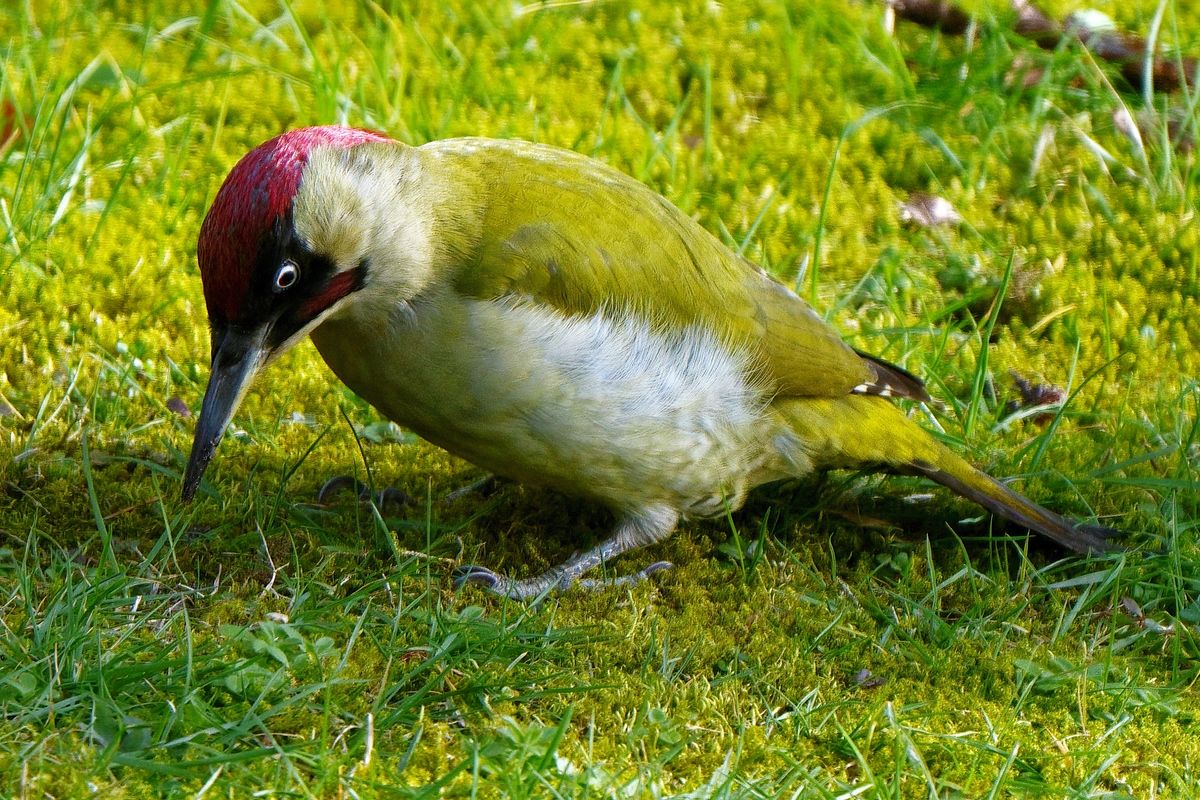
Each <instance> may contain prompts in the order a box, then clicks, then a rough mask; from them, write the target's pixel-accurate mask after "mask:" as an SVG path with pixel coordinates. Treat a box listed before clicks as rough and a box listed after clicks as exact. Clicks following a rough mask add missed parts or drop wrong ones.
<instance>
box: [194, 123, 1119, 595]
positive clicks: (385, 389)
mask: <svg viewBox="0 0 1200 800" xmlns="http://www.w3.org/2000/svg"><path fill="white" fill-rule="evenodd" d="M196 254H197V262H198V265H199V269H200V276H201V280H202V283H203V291H204V299H205V305H206V308H207V312H208V321H209V328H210V333H211V346H212V354H211V355H212V361H211V373H210V376H209V381H208V384H207V387H206V389H205V393H204V399H203V401H202V406H201V411H200V415H199V419H198V421H197V424H196V429H195V437H194V441H193V445H192V450H191V453H190V456H189V458H188V462H187V466H186V470H185V474H184V477H183V490H182V495H183V498H184V500H190V499H191V498H192V497H193V496H194V494H195V492H196V489H197V487H198V486H199V484H200V481H201V478H202V476H203V474H204V472H205V469H206V467H207V466H208V464H209V461H210V460H211V459H212V457H213V455H214V453H215V451H216V449H217V446H218V444H219V443H220V441H221V438H222V436H223V434H224V432H225V430H226V428H227V427H228V425H229V423H230V421H231V419H232V417H233V415H234V413H235V412H236V410H237V408H238V406H239V404H240V403H241V401H242V398H243V396H244V395H245V393H246V391H247V390H248V387H249V386H250V385H251V383H252V381H253V380H254V378H255V376H257V375H258V374H260V373H261V372H262V371H263V370H264V369H265V368H266V367H267V366H268V365H269V364H270V363H271V362H272V361H274V360H275V359H276V358H278V357H279V356H280V355H281V354H282V353H284V352H286V351H287V350H288V349H289V348H291V347H293V346H294V345H295V344H297V343H298V342H300V341H301V340H302V339H303V338H304V337H305V336H309V337H311V339H312V341H313V343H314V344H315V345H316V349H317V351H318V352H319V353H320V355H321V357H322V358H323V359H324V361H325V363H326V364H327V365H328V366H329V367H330V369H331V370H332V371H333V373H334V374H335V375H336V376H337V377H338V378H339V379H340V380H341V381H342V382H343V383H345V384H346V386H348V387H349V388H350V389H351V390H353V391H354V392H355V393H356V394H358V395H359V396H361V397H362V398H364V399H365V400H366V401H368V402H369V403H370V404H371V405H372V406H374V407H375V408H376V409H377V410H378V411H379V412H380V413H381V414H383V415H384V416H385V417H387V418H388V419H390V420H392V421H394V422H396V423H397V424H399V425H401V426H403V427H405V428H407V429H409V430H411V431H413V432H415V433H416V434H418V435H419V436H421V437H422V438H424V439H425V440H427V441H429V442H431V443H433V444H435V445H437V446H439V447H441V448H443V449H445V450H447V451H449V452H450V453H452V454H454V455H457V456H459V457H461V458H463V459H465V460H467V461H469V462H472V463H473V464H475V465H477V466H479V467H481V468H483V469H485V470H488V471H490V472H491V473H493V474H495V475H498V476H503V477H507V478H510V479H515V480H516V481H518V482H523V483H527V484H533V485H540V486H544V487H549V488H550V489H552V490H557V491H559V492H562V493H565V494H567V495H572V496H576V497H581V498H584V499H587V500H590V501H593V502H595V503H598V504H601V505H603V506H606V507H607V508H608V509H610V510H611V512H612V514H613V517H614V520H615V524H614V526H613V528H612V530H611V532H610V533H609V535H608V536H607V537H606V538H604V539H603V540H602V541H601V542H600V543H599V544H598V545H596V546H595V547H592V548H590V549H587V550H584V551H582V552H578V553H576V554H575V555H573V556H572V557H570V558H569V559H567V560H566V561H564V562H563V563H561V564H559V565H557V566H555V567H552V568H550V569H548V570H546V571H544V572H542V573H540V574H538V575H533V576H529V577H512V576H509V575H506V574H504V573H502V572H498V571H494V570H492V569H489V568H487V567H484V566H477V565H468V566H466V567H463V568H461V569H460V571H459V573H458V576H457V582H458V583H459V584H463V583H475V584H479V585H480V586H482V587H483V588H484V589H487V590H491V591H492V592H495V593H496V594H499V595H503V596H506V597H511V598H526V599H527V598H532V597H537V596H540V595H542V594H543V593H549V592H551V591H556V590H561V589H565V588H567V587H569V586H571V585H573V584H581V585H589V586H594V585H596V581H595V580H594V579H590V578H585V577H584V576H585V574H586V573H588V572H589V571H590V570H592V569H594V568H596V567H599V566H601V565H605V564H607V562H609V561H612V560H613V559H615V558H616V557H617V556H619V555H620V554H622V553H625V552H627V551H630V550H633V549H635V548H640V547H643V546H646V545H649V544H651V543H653V542H656V541H659V540H662V539H663V538H665V537H667V536H668V535H670V534H671V533H672V532H673V531H674V530H675V528H676V526H677V525H678V523H679V522H680V521H681V520H683V519H688V518H704V517H712V516H716V515H721V514H725V513H727V512H728V511H730V510H736V509H737V508H739V507H740V506H741V505H742V504H743V502H744V501H745V499H746V496H747V493H748V492H749V491H750V490H751V489H753V488H754V487H756V486H759V485H761V484H765V483H770V482H773V481H779V480H782V479H787V478H798V477H803V476H807V475H809V474H811V473H813V472H814V471H818V470H828V469H857V470H866V471H882V472H888V473H898V474H909V475H920V476H925V477H927V478H930V479H932V480H933V481H935V482H937V483H939V484H941V485H942V486H945V487H947V488H948V489H950V490H951V491H953V492H956V493H957V494H959V495H962V496H963V497H965V498H967V499H969V500H971V501H974V502H975V503H977V504H979V505H981V506H983V507H984V508H985V509H987V510H988V511H990V512H992V513H993V514H996V515H998V516H1000V517H1003V518H1006V519H1008V520H1010V521H1012V522H1015V523H1017V524H1018V525H1020V526H1022V527H1024V528H1027V529H1029V530H1031V531H1035V532H1037V533H1040V534H1043V535H1045V536H1047V537H1049V538H1050V539H1051V540H1053V541H1054V542H1056V543H1058V545H1060V546H1062V547H1064V548H1066V549H1067V550H1070V551H1074V552H1077V553H1083V554H1089V553H1090V554H1098V553H1103V552H1105V551H1108V550H1111V549H1114V547H1115V546H1116V545H1115V544H1114V542H1116V541H1118V538H1117V533H1118V532H1117V531H1115V530H1114V529H1111V528H1107V527H1104V526H1101V525H1096V524H1084V523H1080V522H1076V521H1072V520H1069V519H1067V518H1065V517H1063V516H1061V515H1059V514H1057V513H1055V512H1053V511H1050V510H1048V509H1046V508H1043V507H1042V506H1040V505H1038V504H1036V503H1034V502H1033V501H1031V500H1029V499H1027V498H1025V497H1024V496H1022V495H1020V494H1018V493H1017V492H1015V491H1013V490H1012V489H1010V488H1009V487H1007V486H1006V485H1005V484H1003V483H1001V482H1000V481H998V480H996V479H994V478H992V477H990V476H989V475H987V474H986V473H984V472H982V471H981V470H979V469H976V468H975V467H974V466H972V465H971V464H969V463H968V462H967V461H966V460H964V459H963V458H962V457H960V456H959V455H957V454H956V453H954V452H953V451H952V450H951V449H949V447H947V446H946V445H944V444H942V443H941V442H940V441H938V440H937V439H935V438H934V437H933V436H932V435H931V434H930V433H928V432H927V431H926V430H925V429H924V428H922V427H921V426H920V425H919V424H918V423H916V422H915V421H914V420H913V419H911V418H910V417H909V416H908V415H907V414H905V413H904V411H903V410H902V409H901V408H900V407H899V406H898V405H897V402H896V401H897V400H898V399H907V400H910V401H915V402H917V403H928V402H929V401H930V395H929V394H928V392H927V391H926V389H925V387H924V385H923V383H922V382H921V380H919V379H918V378H917V377H916V376H914V375H913V374H911V373H910V372H908V371H906V370H904V369H902V368H901V367H899V366H897V365H894V364H891V363H888V362H887V361H884V360H883V359H880V358H876V357H873V356H871V355H868V354H866V353H864V352H861V351H859V350H857V349H855V348H853V347H851V346H850V345H848V344H846V343H845V342H844V341H843V339H842V338H841V336H839V335H838V333H837V332H836V331H835V330H834V329H833V327H831V326H830V325H829V324H828V323H827V322H826V321H825V320H824V319H823V318H822V317H821V316H820V315H818V314H817V313H816V311H815V310H814V309H813V308H812V306H810V305H809V303H807V302H806V301H805V300H804V299H802V298H801V297H800V296H799V295H797V294H796V293H795V292H793V291H792V290H791V289H790V288H789V287H787V286H785V285H784V284H782V283H781V282H779V281H778V280H776V279H775V278H774V277H772V276H771V275H770V274H768V273H767V272H766V271H765V270H764V269H763V268H762V267H760V266H759V265H757V264H755V263H753V262H752V261H750V260H749V259H747V258H745V257H744V256H742V255H740V254H738V253H735V252H733V251H732V250H730V249H729V248H728V247H726V246H725V245H724V244H723V243H722V242H721V241H720V240H719V239H717V238H716V237H715V236H713V235H712V234H711V233H709V232H708V231H707V230H706V229H705V228H703V227H702V226H701V225H700V224H699V223H698V222H697V221H695V220H694V219H692V218H691V217H689V216H688V215H687V214H685V213H683V212H682V211H680V210H679V209H678V208H677V207H676V206H674V205H673V204H672V203H671V202H670V201H668V200H667V199H666V198H664V197H663V196H661V195H660V194H658V193H656V192H655V191H653V190H652V189H651V188H649V187H648V186H646V185H645V184H643V183H641V182H639V181H637V180H635V179H634V178H632V177H630V176H628V175H626V174H624V173H622V172H621V171H619V170H617V169H615V168H613V167H610V166H608V165H606V164H604V163H602V162H601V161H599V160H596V159H592V158H589V157H586V156H584V155H581V154H578V153H575V152H572V151H569V150H565V149H559V148H556V147H552V146H548V145H543V144H535V143H530V142H526V141H520V140H501V139H485V138H454V139H444V140H437V141H432V142H429V143H426V144H423V145H421V146H410V145H407V144H404V143H401V142H399V141H395V140H393V139H391V138H389V137H388V136H386V135H384V134H382V133H378V132H375V131H370V130H366V129H360V128H351V127H341V126H316V127H307V128H297V129H292V130H289V131H286V132H284V133H282V134H280V135H278V136H276V137H275V138H272V139H270V140H269V141H267V142H265V143H263V144H261V145H259V146H258V147H256V148H255V149H253V150H251V151H250V152H249V153H247V154H246V155H245V156H243V157H242V158H241V160H239V161H238V162H237V164H236V165H235V166H234V167H233V169H232V170H231V171H230V173H229V174H228V176H227V177H226V178H225V180H224V182H223V183H222V185H221V187H220V189H219V190H218V191H217V193H216V195H215V197H214V199H213V202H212V204H211V206H210V208H209V210H208V212H207V214H206V216H205V218H204V221H203V223H202V224H201V227H200V232H199V236H198V240H197V248H196ZM666 566H669V565H668V564H666V563H665V562H656V564H652V565H651V566H650V567H647V568H646V569H644V570H642V571H641V572H638V573H634V574H632V575H625V576H621V577H619V578H614V579H612V581H614V582H620V581H627V582H632V581H636V580H640V579H642V578H645V577H646V576H647V575H649V574H652V573H653V572H655V571H657V570H658V569H661V568H664V567H666ZM607 571H608V570H607V569H606V570H605V572H607ZM601 583H604V582H601Z"/></svg>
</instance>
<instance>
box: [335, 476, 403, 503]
mask: <svg viewBox="0 0 1200 800" xmlns="http://www.w3.org/2000/svg"><path fill="white" fill-rule="evenodd" d="M345 489H349V490H351V491H353V492H354V494H355V495H357V496H358V499H359V500H362V501H364V502H365V501H368V500H374V501H375V505H377V506H379V508H380V509H384V508H387V507H388V506H392V507H395V508H400V507H402V506H406V505H409V504H410V503H412V498H411V497H409V496H408V495H407V494H406V493H404V492H402V491H401V490H399V489H396V488H393V487H391V486H389V487H388V488H386V489H380V490H379V491H378V492H376V493H375V495H374V496H372V495H371V489H370V487H369V486H367V485H366V484H365V483H363V482H362V481H360V480H359V479H358V478H352V477H351V476H349V475H337V476H335V477H332V478H330V479H329V480H327V481H325V483H324V484H323V485H322V486H321V488H320V489H319V490H317V502H318V503H324V502H326V501H327V500H328V498H329V497H330V495H333V494H336V493H337V492H340V491H343V490H345Z"/></svg>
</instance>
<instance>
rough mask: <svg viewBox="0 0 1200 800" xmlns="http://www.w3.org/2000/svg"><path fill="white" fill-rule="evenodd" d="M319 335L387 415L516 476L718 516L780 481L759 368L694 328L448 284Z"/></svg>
mask: <svg viewBox="0 0 1200 800" xmlns="http://www.w3.org/2000/svg"><path fill="white" fill-rule="evenodd" d="M313 340H314V341H315V343H316V345H317V348H318V350H320V352H321V355H322V356H323V357H324V358H325V360H326V362H327V363H328V364H329V365H330V367H331V368H332V369H333V370H334V372H335V373H336V374H337V375H338V377H340V378H341V379H342V380H343V381H344V382H345V383H346V384H347V385H348V386H349V387H350V388H351V389H353V390H354V391H355V392H357V393H358V394H360V395H361V396H362V397H364V398H365V399H366V400H367V401H369V402H370V403H371V404H372V405H374V406H375V407H376V408H378V409H379V410H380V411H381V412H382V413H383V414H385V415H386V416H388V417H389V418H391V419H392V420H394V421H396V422H397V423H399V424H401V425H403V426H405V427H408V428H410V429H412V430H413V431H415V432H416V433H418V434H419V435H421V436H422V437H424V438H425V439H427V440H429V441H431V442H433V443H434V444H437V445H439V446H441V447H444V448H445V449H447V450H449V451H450V452H452V453H454V454H456V455H459V456H461V457H463V458H465V459H467V460H469V461H471V462H473V463H475V464H478V465H479V466H481V467H483V468H485V469H488V470H490V471H493V472H496V473H498V474H501V475H506V476H509V477H513V478H516V479H517V480H521V481H527V482H535V483H541V484H546V485H550V486H553V487H555V488H558V489H561V490H564V491H567V492H571V493H575V494H582V495H588V496H592V497H595V498H598V499H600V500H603V501H605V502H607V503H608V504H610V505H613V506H615V507H618V508H638V507H641V506H644V505H647V504H650V503H662V502H666V503H668V504H669V505H671V506H672V507H674V508H677V509H679V510H680V511H683V512H684V513H691V514H696V515H707V514H716V513H720V512H721V511H722V510H723V508H724V506H725V503H726V502H729V503H730V504H732V505H734V506H736V505H739V504H740V502H741V499H742V496H743V495H744V493H745V491H746V490H747V488H749V486H750V485H753V484H754V483H757V482H759V481H761V480H764V479H768V478H771V477H779V475H775V474H773V473H774V472H776V471H778V469H777V468H776V467H775V466H774V462H775V461H776V460H778V457H777V454H776V453H775V451H774V447H773V445H772V441H771V440H772V437H773V434H774V433H775V431H774V428H773V427H772V425H773V424H772V422H771V415H770V414H769V413H768V411H767V408H766V406H767V402H768V400H769V398H766V397H765V396H764V395H763V392H762V390H761V389H760V388H759V387H758V386H757V385H756V384H755V382H754V380H753V377H752V376H753V374H754V370H753V368H752V364H751V363H750V362H749V359H747V358H746V357H745V356H744V355H743V354H739V353H736V352H732V351H731V350H730V349H728V348H727V347H725V346H724V345H723V344H722V343H720V342H719V341H717V340H716V339H715V338H714V337H712V336H711V335H709V334H707V333H705V332H704V331H702V330H699V329H697V328H687V329H684V330H681V331H678V332H675V333H671V334H667V333H663V332H661V331H657V330H655V329H654V327H653V326H652V325H651V324H649V323H648V322H647V321H645V320H639V319H636V318H634V317H632V316H621V315H610V314H605V313H596V314H591V315H587V316H577V317H567V316H563V315H561V314H559V313H558V312H556V311H554V310H551V309H546V308H543V307H539V306H536V305H533V304H531V303H525V302H521V301H519V300H493V301H480V300H465V299H462V298H458V297H454V296H451V295H449V294H448V293H447V294H443V295H442V296H440V297H426V298H422V299H419V300H417V301H415V302H414V303H412V304H411V305H406V306H397V307H396V308H394V309H392V310H391V312H390V313H388V314H387V315H386V318H380V316H379V314H378V313H377V312H376V313H373V314H368V313H363V312H362V311H361V310H356V309H355V308H354V307H353V306H351V307H348V308H347V309H346V310H345V312H343V313H341V314H338V315H336V316H335V317H333V318H331V319H330V320H328V321H327V322H325V323H324V324H323V325H322V326H321V327H320V328H318V329H317V330H316V331H314V332H313Z"/></svg>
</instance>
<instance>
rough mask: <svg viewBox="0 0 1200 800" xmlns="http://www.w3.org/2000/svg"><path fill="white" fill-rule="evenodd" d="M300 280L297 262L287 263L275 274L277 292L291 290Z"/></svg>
mask: <svg viewBox="0 0 1200 800" xmlns="http://www.w3.org/2000/svg"><path fill="white" fill-rule="evenodd" d="M299 278H300V267H298V266H296V262H295V261H285V262H283V264H282V266H280V267H279V271H278V272H276V273H275V291H277V292H282V291H283V290H284V289H288V288H291V286H292V284H294V283H295V282H296V281H297V280H299Z"/></svg>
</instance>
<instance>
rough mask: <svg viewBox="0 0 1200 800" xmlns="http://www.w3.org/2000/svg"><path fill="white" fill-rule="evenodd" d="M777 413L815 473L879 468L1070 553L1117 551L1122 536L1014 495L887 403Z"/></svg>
mask: <svg viewBox="0 0 1200 800" xmlns="http://www.w3.org/2000/svg"><path fill="white" fill-rule="evenodd" d="M775 407H776V410H777V411H779V412H781V413H782V414H783V415H784V417H785V418H786V420H787V422H788V425H789V427H791V428H792V429H793V430H794V431H795V432H796V433H797V434H798V439H799V441H801V442H804V443H805V445H803V446H804V449H805V450H807V451H808V453H807V455H808V456H809V458H810V459H811V462H812V463H813V464H814V465H815V466H817V467H825V468H848V469H855V468H869V467H874V468H882V469H884V470H886V471H891V472H900V473H906V474H916V475H924V476H926V477H928V478H931V479H932V480H934V481H937V482H938V483H940V484H941V485H943V486H945V487H946V488H948V489H950V490H951V491H953V492H956V493H958V494H960V495H962V496H963V497H965V498H967V499H968V500H971V501H973V502H975V503H978V504H979V505H981V506H983V507H984V508H986V509H987V510H988V511H991V512H992V513H993V514H996V515H997V516H1000V517H1004V518H1005V519H1007V520H1011V521H1012V522H1015V523H1017V524H1018V525H1021V526H1023V527H1025V528H1028V529H1029V530H1031V531H1036V532H1037V533H1040V534H1042V535H1044V536H1047V537H1049V538H1050V539H1053V540H1054V541H1055V542H1058V543H1059V544H1060V545H1062V546H1063V547H1065V548H1067V549H1069V550H1074V551H1075V552H1077V553H1101V552H1105V551H1108V550H1112V549H1115V547H1116V544H1115V543H1114V542H1113V539H1115V538H1117V537H1118V536H1119V535H1120V532H1119V531H1117V530H1114V529H1112V528H1105V527H1102V526H1099V525H1086V524H1082V523H1078V522H1073V521H1072V520H1069V519H1067V518H1066V517H1064V516H1062V515H1060V514H1056V513H1055V512H1053V511H1051V510H1049V509H1047V508H1043V507H1042V506H1040V505H1038V504H1037V503H1035V502H1033V501H1032V500H1030V499H1029V498H1027V497H1024V496H1023V495H1020V494H1018V493H1017V492H1014V491H1013V490H1012V489H1010V488H1008V487H1007V486H1005V485H1004V484H1002V483H1000V482H999V481H998V480H996V479H995V478H993V477H991V476H990V475H988V474H987V473H985V472H983V471H981V470H978V469H976V468H975V467H973V466H971V465H970V464H969V463H967V461H965V460H964V459H963V458H961V457H960V456H958V455H956V454H955V453H953V452H952V451H951V450H950V449H949V448H947V447H946V446H945V445H943V444H941V443H940V442H938V441H937V440H935V439H934V438H933V437H932V436H930V435H929V434H928V433H927V432H926V431H925V430H924V429H922V428H921V427H920V426H919V425H917V424H916V423H915V422H913V421H912V420H910V419H909V418H908V417H906V416H905V415H904V414H903V413H902V412H901V411H900V409H898V408H897V407H896V406H895V405H893V404H892V403H891V402H890V401H888V400H886V399H884V398H880V397H870V396H858V395H851V396H849V397H845V398H837V399H809V398H805V399H795V400H790V401H786V402H784V403H777V404H776V406H775Z"/></svg>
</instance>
